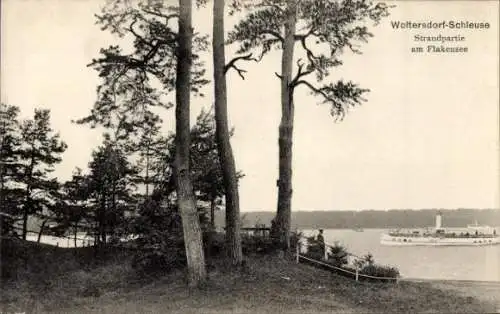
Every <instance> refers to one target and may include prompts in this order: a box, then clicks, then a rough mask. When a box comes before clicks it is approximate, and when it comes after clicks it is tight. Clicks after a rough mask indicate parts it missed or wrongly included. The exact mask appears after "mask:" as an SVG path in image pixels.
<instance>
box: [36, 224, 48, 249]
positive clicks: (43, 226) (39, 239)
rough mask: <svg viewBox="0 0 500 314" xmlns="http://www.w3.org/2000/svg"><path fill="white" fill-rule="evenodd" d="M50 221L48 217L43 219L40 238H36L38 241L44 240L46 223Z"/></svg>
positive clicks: (39, 232) (39, 233)
mask: <svg viewBox="0 0 500 314" xmlns="http://www.w3.org/2000/svg"><path fill="white" fill-rule="evenodd" d="M48 221H49V219H48V218H46V219H44V220H43V221H42V225H41V226H40V231H38V239H37V240H36V242H37V243H40V241H41V240H42V234H43V231H44V230H45V224H46V223H47V222H48Z"/></svg>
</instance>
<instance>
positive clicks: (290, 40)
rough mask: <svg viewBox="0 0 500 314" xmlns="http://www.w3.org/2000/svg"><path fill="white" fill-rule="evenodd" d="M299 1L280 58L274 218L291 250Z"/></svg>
mask: <svg viewBox="0 0 500 314" xmlns="http://www.w3.org/2000/svg"><path fill="white" fill-rule="evenodd" d="M295 1H296V0H288V1H287V20H286V23H285V42H284V44H283V55H282V58H281V122H280V126H279V141H278V142H279V179H278V182H277V185H278V206H277V207H278V208H277V212H276V218H275V228H276V230H275V236H277V237H278V240H279V242H280V244H281V246H282V248H283V250H285V251H288V250H289V248H290V224H291V215H292V137H293V114H294V104H293V89H292V87H291V86H290V82H291V81H292V70H293V51H294V45H295V39H294V35H295V26H296V3H295Z"/></svg>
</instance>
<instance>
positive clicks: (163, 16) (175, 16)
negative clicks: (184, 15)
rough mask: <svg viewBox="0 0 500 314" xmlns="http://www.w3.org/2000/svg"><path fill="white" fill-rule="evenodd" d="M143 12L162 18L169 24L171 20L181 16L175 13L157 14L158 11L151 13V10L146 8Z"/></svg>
mask: <svg viewBox="0 0 500 314" xmlns="http://www.w3.org/2000/svg"><path fill="white" fill-rule="evenodd" d="M142 11H143V12H145V13H148V14H151V15H154V16H157V17H161V18H164V19H165V20H166V22H167V24H168V21H169V20H170V19H173V18H179V14H177V13H173V14H163V13H160V12H156V11H151V10H148V9H145V8H142Z"/></svg>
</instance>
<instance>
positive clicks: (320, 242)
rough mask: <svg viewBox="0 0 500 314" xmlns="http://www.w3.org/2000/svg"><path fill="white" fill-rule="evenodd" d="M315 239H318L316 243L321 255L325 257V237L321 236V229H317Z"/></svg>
mask: <svg viewBox="0 0 500 314" xmlns="http://www.w3.org/2000/svg"><path fill="white" fill-rule="evenodd" d="M316 241H318V245H319V247H320V250H321V256H322V257H323V258H324V257H325V238H324V237H323V229H319V233H318V235H317V236H316Z"/></svg>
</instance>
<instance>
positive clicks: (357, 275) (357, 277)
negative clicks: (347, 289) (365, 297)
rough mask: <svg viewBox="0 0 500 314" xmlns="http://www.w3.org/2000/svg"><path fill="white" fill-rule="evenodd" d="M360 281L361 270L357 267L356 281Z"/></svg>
mask: <svg viewBox="0 0 500 314" xmlns="http://www.w3.org/2000/svg"><path fill="white" fill-rule="evenodd" d="M358 279H359V268H358V266H356V281H358Z"/></svg>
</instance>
